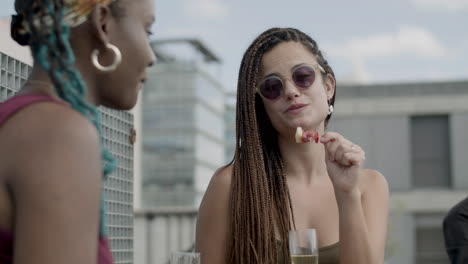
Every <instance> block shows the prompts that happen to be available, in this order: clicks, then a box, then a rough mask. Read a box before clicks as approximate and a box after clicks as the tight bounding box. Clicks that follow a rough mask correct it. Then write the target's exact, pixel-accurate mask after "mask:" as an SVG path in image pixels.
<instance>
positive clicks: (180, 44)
mask: <svg viewBox="0 0 468 264" xmlns="http://www.w3.org/2000/svg"><path fill="white" fill-rule="evenodd" d="M152 45H153V48H154V50H155V53H156V55H157V58H158V61H157V63H156V65H155V66H154V67H153V68H151V69H150V71H149V73H148V80H147V84H146V87H145V89H144V91H143V105H142V108H143V136H144V139H143V205H144V207H146V208H148V207H149V208H154V207H167V206H191V207H194V206H195V207H196V206H198V203H199V201H200V198H201V196H202V195H203V193H204V191H205V189H206V187H207V186H208V182H209V180H210V178H211V175H213V173H214V172H215V170H216V169H217V168H219V167H220V166H222V165H223V164H224V162H225V160H224V149H225V140H224V92H225V91H224V88H223V86H222V84H221V83H220V81H219V79H218V78H217V77H218V76H217V74H218V72H219V71H220V66H219V64H220V59H219V58H218V57H217V56H216V55H215V54H213V53H212V52H211V51H210V50H209V49H208V48H207V47H206V45H205V44H203V43H202V42H200V41H199V40H196V39H172V40H164V41H157V42H153V43H152Z"/></svg>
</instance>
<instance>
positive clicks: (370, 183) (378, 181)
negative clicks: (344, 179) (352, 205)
mask: <svg viewBox="0 0 468 264" xmlns="http://www.w3.org/2000/svg"><path fill="white" fill-rule="evenodd" d="M360 185H361V190H362V191H363V194H366V193H370V192H372V193H376V192H377V193H381V194H387V195H388V192H389V189H388V182H387V179H385V176H384V175H383V174H382V173H380V172H379V171H377V170H370V169H365V170H362V172H361V184H360Z"/></svg>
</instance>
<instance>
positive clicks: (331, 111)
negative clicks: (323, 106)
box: [328, 105, 335, 115]
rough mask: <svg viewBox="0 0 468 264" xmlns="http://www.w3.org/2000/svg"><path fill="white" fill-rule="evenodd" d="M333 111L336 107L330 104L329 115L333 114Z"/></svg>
mask: <svg viewBox="0 0 468 264" xmlns="http://www.w3.org/2000/svg"><path fill="white" fill-rule="evenodd" d="M333 111H335V109H333V105H329V106H328V115H331V114H332V113H333Z"/></svg>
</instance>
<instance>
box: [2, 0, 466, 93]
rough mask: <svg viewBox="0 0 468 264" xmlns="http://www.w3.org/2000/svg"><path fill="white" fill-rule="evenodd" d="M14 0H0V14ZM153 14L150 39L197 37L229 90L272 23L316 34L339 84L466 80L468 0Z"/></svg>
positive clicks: (262, 0)
mask: <svg viewBox="0 0 468 264" xmlns="http://www.w3.org/2000/svg"><path fill="white" fill-rule="evenodd" d="M13 2H14V1H13V0H0V16H7V15H10V14H11V13H12V12H13ZM136 2H137V1H136ZM155 12H156V23H155V25H154V30H153V31H154V33H155V34H154V38H155V39H167V38H179V37H183V38H187V37H188V38H198V39H200V40H201V41H202V42H203V43H205V44H206V45H207V46H208V47H209V48H210V49H211V50H212V51H213V52H214V53H215V54H216V55H218V56H219V57H220V58H221V60H222V64H221V65H220V66H219V67H220V72H219V73H218V74H219V76H217V77H218V78H219V79H220V81H221V82H222V84H223V85H224V87H225V88H226V89H227V90H234V89H235V87H236V85H237V77H238V76H237V75H238V69H239V65H240V62H241V59H242V56H243V53H244V52H245V50H246V49H247V47H248V46H249V44H250V43H251V42H252V41H253V40H254V39H255V37H256V36H258V35H259V34H260V33H261V32H263V31H265V30H266V29H268V28H271V27H295V28H298V29H300V30H302V31H304V32H306V33H307V34H309V35H310V36H311V37H312V38H314V39H315V40H316V41H317V42H318V44H319V47H320V48H321V49H322V51H323V53H324V55H325V57H326V58H327V59H328V60H329V62H330V64H331V66H332V68H333V69H334V71H335V73H336V75H337V82H338V84H339V83H340V82H341V83H350V82H353V83H389V82H390V83H395V82H396V83H398V82H414V81H439V80H468V0H392V1H382V0H353V1H350V0H340V1H335V0H328V1H325V0H322V1H316V0H288V1H286V0H281V1H280V0H231V1H227V0H156V10H155Z"/></svg>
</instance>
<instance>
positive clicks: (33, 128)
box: [2, 103, 100, 170]
mask: <svg viewBox="0 0 468 264" xmlns="http://www.w3.org/2000/svg"><path fill="white" fill-rule="evenodd" d="M2 137H3V138H4V139H5V138H7V139H8V140H6V141H5V140H4V144H2V145H4V146H5V147H6V151H8V152H9V153H10V155H9V156H10V158H11V160H10V162H9V163H7V164H11V166H12V167H13V169H15V170H26V169H28V168H33V167H34V166H38V165H41V164H45V163H49V164H54V165H56V162H58V164H60V163H64V161H65V162H66V161H67V159H72V160H76V162H79V161H86V162H91V163H93V162H94V159H97V160H98V161H99V162H100V154H99V153H100V147H99V142H100V139H99V134H98V132H97V129H96V128H95V127H94V125H93V124H92V123H91V122H90V121H89V120H87V119H86V118H85V117H84V116H83V115H81V114H80V113H78V112H76V111H75V110H74V109H72V108H70V107H68V106H65V105H61V104H58V103H37V104H34V105H31V106H29V107H27V108H25V109H23V110H21V111H20V112H18V113H17V114H15V116H13V117H12V118H11V119H10V120H9V122H8V123H7V124H5V126H4V127H2ZM83 156H84V157H83ZM86 157H88V158H86ZM25 164H26V165H25ZM18 165H22V166H18ZM54 167H57V166H54Z"/></svg>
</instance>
